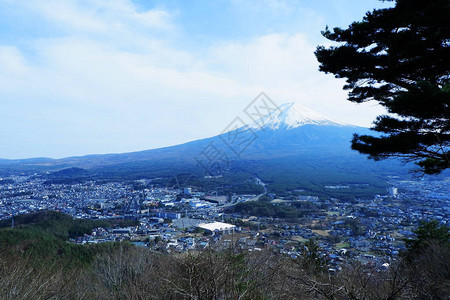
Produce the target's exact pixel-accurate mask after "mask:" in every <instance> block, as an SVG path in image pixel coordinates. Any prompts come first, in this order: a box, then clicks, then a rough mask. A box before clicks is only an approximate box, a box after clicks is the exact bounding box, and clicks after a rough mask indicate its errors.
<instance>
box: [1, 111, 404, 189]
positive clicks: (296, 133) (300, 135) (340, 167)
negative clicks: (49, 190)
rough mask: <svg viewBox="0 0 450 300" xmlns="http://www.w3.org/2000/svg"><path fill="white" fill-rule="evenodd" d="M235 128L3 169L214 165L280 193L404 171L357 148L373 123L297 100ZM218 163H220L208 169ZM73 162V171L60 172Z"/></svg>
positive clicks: (9, 163)
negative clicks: (330, 114) (336, 116)
mask: <svg viewBox="0 0 450 300" xmlns="http://www.w3.org/2000/svg"><path fill="white" fill-rule="evenodd" d="M231 128H232V130H229V131H226V132H224V133H222V134H220V135H218V136H214V137H211V138H206V139H201V140H196V141H192V142H188V143H185V144H181V145H176V146H171V147H166V148H159V149H152V150H145V151H139V152H130V153H123V154H105V155H88V156H82V157H68V158H63V159H39V158H36V159H28V160H0V173H11V172H17V171H20V172H28V171H29V172H39V171H45V172H50V176H52V174H56V175H55V176H60V175H61V174H64V176H66V177H67V176H69V177H70V176H72V175H73V176H72V177H74V178H78V177H82V178H86V177H97V178H143V177H147V178H155V177H162V178H166V177H167V178H169V177H171V176H174V175H176V174H180V173H184V174H195V176H196V178H202V177H203V175H209V174H207V173H208V172H213V173H214V172H215V173H214V174H213V175H220V177H223V178H226V177H227V176H228V177H229V178H231V179H230V180H229V181H226V180H225V179H223V180H222V181H221V182H219V184H221V185H222V186H223V185H233V184H236V182H234V183H233V181H246V180H248V178H250V177H251V178H254V177H257V178H261V179H262V180H263V181H265V182H266V183H268V186H269V190H272V191H274V192H282V191H285V190H287V189H299V190H315V191H316V192H317V191H323V192H325V190H324V189H323V186H325V185H333V184H337V183H339V184H342V183H349V184H363V185H366V184H368V183H369V182H378V185H379V186H381V185H380V184H379V183H380V182H386V176H388V175H397V174H398V173H399V172H400V171H399V168H400V166H399V164H398V163H389V162H381V163H380V162H377V163H375V162H373V161H369V160H368V159H367V158H366V157H364V156H363V155H360V154H358V153H356V152H355V151H352V150H351V148H350V141H351V139H352V135H353V134H354V133H358V134H367V133H369V129H367V128H363V127H358V126H353V125H350V124H344V123H340V122H337V121H334V120H331V119H329V118H327V117H324V116H322V115H320V114H318V113H317V112H314V111H312V110H310V109H308V108H306V107H303V106H300V105H299V104H297V103H286V104H283V105H281V106H279V107H278V109H276V110H274V111H272V112H271V113H270V114H267V115H265V116H263V117H261V118H260V119H258V120H256V121H255V122H253V123H251V124H244V125H242V126H234V127H231ZM219 164H222V166H220V168H219V169H218V168H215V169H214V170H211V169H210V168H209V167H211V166H212V165H214V166H218V165H219ZM67 168H69V172H67V171H64V172H63V173H61V172H60V170H63V169H67ZM80 168H82V169H83V170H82V171H80V170H79V169H80ZM70 170H75V171H73V172H72V173H74V174H72V175H70V174H71V172H70ZM402 173H403V172H402ZM67 174H69V175H67ZM236 174H241V175H242V174H247V175H248V176H238V177H236ZM206 177H207V176H206ZM200 185H201V183H200ZM383 189H384V188H383Z"/></svg>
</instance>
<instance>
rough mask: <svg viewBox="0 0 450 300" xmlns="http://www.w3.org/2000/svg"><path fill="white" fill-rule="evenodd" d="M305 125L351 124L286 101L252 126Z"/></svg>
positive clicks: (287, 127) (289, 126)
mask: <svg viewBox="0 0 450 300" xmlns="http://www.w3.org/2000/svg"><path fill="white" fill-rule="evenodd" d="M303 125H319V126H350V125H349V124H344V123H340V122H337V121H334V120H332V119H330V118H327V117H325V116H323V115H321V114H319V113H317V112H315V111H313V110H312V109H309V108H307V107H306V106H303V105H300V104H298V103H296V102H291V103H285V104H283V105H280V106H279V107H278V109H275V110H272V111H271V113H269V114H268V115H266V116H263V117H262V118H260V119H259V120H257V121H256V122H254V123H253V124H251V125H249V127H251V128H261V129H266V128H270V129H293V128H297V127H300V126H303Z"/></svg>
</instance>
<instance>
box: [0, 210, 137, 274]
mask: <svg viewBox="0 0 450 300" xmlns="http://www.w3.org/2000/svg"><path fill="white" fill-rule="evenodd" d="M15 222H16V228H14V229H11V228H5V227H9V226H10V221H9V220H3V221H2V222H0V228H1V227H3V228H2V229H0V253H2V255H6V256H17V255H19V256H21V255H24V256H26V257H32V258H33V259H34V260H36V259H37V260H38V261H41V262H42V263H43V264H45V263H48V262H49V261H58V260H61V262H63V261H64V262H65V263H67V264H68V265H80V264H81V265H84V264H90V263H91V262H92V261H93V259H94V257H95V256H96V255H97V254H98V253H103V252H107V251H110V250H111V249H114V248H115V247H117V245H116V244H113V243H102V244H95V245H75V244H71V243H68V242H67V240H68V239H69V238H75V237H77V236H80V235H83V234H85V233H91V232H92V229H93V228H96V227H114V226H129V225H136V221H133V220H88V219H82V220H76V219H72V217H70V216H68V215H65V214H62V213H59V212H55V211H41V212H37V213H31V214H25V215H19V216H17V217H15Z"/></svg>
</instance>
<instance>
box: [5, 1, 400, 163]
mask: <svg viewBox="0 0 450 300" xmlns="http://www.w3.org/2000/svg"><path fill="white" fill-rule="evenodd" d="M389 5H392V3H390V2H387V3H386V2H380V1H375V0H365V1H358V0H339V1H338V0H335V1H331V0H323V1H301V0H298V1H295V0H291V1H288V0H259V1H257V0H247V1H244V0H217V1H207V0H202V1H201V0H192V1H186V0H185V1H182V0H173V1H160V0H157V1H146V0H136V1H130V0H108V1H106V0H84V1H81V0H80V1H76V0H66V1H60V0H46V1H36V0H34V1H31V0H21V1H13V0H0V102H1V107H2V109H1V110H0V126H1V128H2V129H1V130H0V139H1V140H2V143H1V144H0V157H2V158H26V157H41V156H45V157H55V158H59V157H66V156H73V155H85V154H91V153H117V152H128V151H137V150H144V149H150V148H156V147H163V146H169V145H174V144H178V143H182V142H186V141H190V140H194V139H198V138H204V137H208V136H213V135H216V134H219V133H220V132H221V131H222V130H223V129H224V128H226V127H227V125H228V124H229V123H230V122H231V121H232V120H233V119H234V118H235V117H236V116H242V115H243V113H242V110H243V109H244V108H245V107H246V105H247V104H248V103H249V102H251V101H252V100H253V98H254V97H255V96H256V95H258V94H259V93H260V92H261V91H264V92H266V94H268V95H269V96H270V97H271V98H272V99H273V100H274V101H275V102H276V103H278V104H282V103H285V102H292V101H295V102H298V103H300V104H303V105H305V106H307V107H310V108H311V109H313V110H316V111H318V112H319V113H321V114H324V115H326V116H329V117H332V118H333V119H336V120H338V121H342V122H347V123H353V124H356V125H361V126H369V125H370V124H371V122H372V120H373V119H374V117H375V116H376V115H377V114H379V113H381V112H382V110H381V108H380V107H377V106H376V105H375V104H374V103H369V104H364V105H356V104H352V103H349V102H348V101H346V100H345V99H346V93H345V92H344V91H342V84H343V82H342V81H340V80H336V79H334V78H333V76H332V75H326V74H322V73H320V72H319V71H318V70H317V69H318V63H317V62H316V60H315V58H314V55H313V51H314V49H315V47H316V46H317V45H318V44H325V45H328V44H329V43H328V41H326V40H325V39H324V38H323V37H322V36H321V35H320V31H321V30H323V29H324V28H325V26H326V25H329V26H330V27H335V26H341V27H342V26H346V25H348V24H350V23H351V22H352V21H355V20H359V19H361V18H362V16H363V15H364V13H365V12H366V11H368V10H372V9H374V8H381V7H387V6H389Z"/></svg>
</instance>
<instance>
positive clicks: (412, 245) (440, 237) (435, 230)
mask: <svg viewBox="0 0 450 300" xmlns="http://www.w3.org/2000/svg"><path fill="white" fill-rule="evenodd" d="M449 230H450V228H449V227H448V226H446V225H440V224H439V223H438V221H436V220H433V221H430V222H422V223H421V225H420V226H419V227H418V228H417V229H416V230H414V233H415V234H416V237H415V238H413V239H409V240H405V244H406V247H407V249H408V251H407V253H406V254H407V256H408V257H409V258H412V257H414V256H417V255H420V254H421V253H423V252H425V251H426V250H427V248H428V247H430V244H439V245H442V246H445V247H447V248H448V250H450V232H449Z"/></svg>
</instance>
